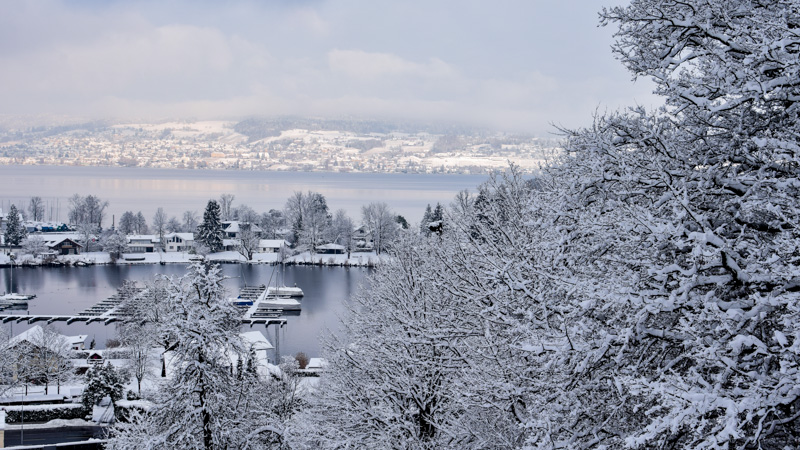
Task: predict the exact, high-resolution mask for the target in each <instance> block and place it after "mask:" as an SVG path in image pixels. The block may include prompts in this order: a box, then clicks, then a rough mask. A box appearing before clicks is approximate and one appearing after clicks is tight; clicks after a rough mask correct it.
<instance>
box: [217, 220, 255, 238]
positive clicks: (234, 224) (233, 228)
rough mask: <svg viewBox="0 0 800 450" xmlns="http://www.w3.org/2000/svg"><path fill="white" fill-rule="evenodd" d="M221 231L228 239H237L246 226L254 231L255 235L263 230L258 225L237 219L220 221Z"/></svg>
mask: <svg viewBox="0 0 800 450" xmlns="http://www.w3.org/2000/svg"><path fill="white" fill-rule="evenodd" d="M222 226H223V227H224V228H223V232H224V233H225V237H227V238H230V239H239V238H240V237H241V233H242V231H243V230H245V229H247V228H248V227H249V228H250V229H251V230H252V231H253V232H254V233H255V235H256V236H261V234H262V233H264V230H262V229H261V227H259V226H258V225H256V224H254V223H249V222H239V221H238V220H226V221H224V222H222Z"/></svg>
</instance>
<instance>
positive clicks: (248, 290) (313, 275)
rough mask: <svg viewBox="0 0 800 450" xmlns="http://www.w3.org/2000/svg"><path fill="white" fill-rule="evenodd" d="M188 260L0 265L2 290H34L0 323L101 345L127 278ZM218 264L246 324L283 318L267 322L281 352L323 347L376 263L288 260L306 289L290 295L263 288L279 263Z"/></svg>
mask: <svg viewBox="0 0 800 450" xmlns="http://www.w3.org/2000/svg"><path fill="white" fill-rule="evenodd" d="M186 268H187V266H186V265H183V264H167V265H164V266H161V265H158V264H155V265H153V264H147V265H136V266H130V265H96V266H88V267H69V266H66V267H23V268H20V267H15V268H14V269H13V270H14V275H13V284H12V279H11V274H10V271H11V268H0V292H9V291H14V292H22V293H26V294H31V295H36V298H35V300H33V301H30V302H29V303H28V304H27V305H19V306H14V307H9V309H6V310H2V311H0V324H2V325H3V326H4V328H5V332H6V333H8V334H11V335H15V334H19V333H20V332H22V331H24V330H25V329H27V328H29V327H32V326H34V325H36V324H39V325H42V324H46V323H52V324H53V325H54V326H56V327H57V328H59V329H60V331H61V332H62V333H63V334H68V335H73V334H88V335H90V336H94V337H96V341H97V345H98V347H97V348H103V347H104V346H105V342H106V340H108V339H113V338H114V337H115V335H116V323H117V322H118V320H119V317H120V316H121V315H120V314H119V312H118V311H115V310H114V308H115V306H116V303H117V301H118V299H116V298H115V296H117V295H118V289H119V288H120V287H121V286H122V284H123V282H125V281H134V282H137V283H138V284H139V285H140V286H143V285H144V283H146V282H148V281H149V280H152V279H153V277H155V276H156V275H161V276H170V277H180V276H182V275H184V274H185V272H186ZM220 268H221V270H222V274H223V276H224V280H223V286H224V288H225V290H226V291H227V292H228V296H227V297H230V298H232V300H233V301H235V302H241V304H239V305H237V306H238V307H239V308H240V310H241V312H242V318H241V324H242V328H243V330H249V329H250V328H251V327H261V326H268V325H279V326H277V327H270V328H271V329H270V330H269V334H268V336H269V338H270V340H271V341H273V342H277V341H280V351H281V352H282V354H286V355H294V354H296V353H298V352H304V353H306V354H307V355H309V356H311V357H316V356H319V355H320V343H319V339H320V336H321V335H322V334H323V333H324V332H326V330H330V332H332V333H336V332H337V330H338V329H339V317H340V316H341V315H342V313H343V312H344V304H345V302H346V301H347V299H349V298H350V296H351V295H352V294H353V293H354V292H355V290H356V289H357V288H358V286H359V285H360V284H362V283H363V282H364V281H365V280H366V275H367V274H368V273H369V271H370V270H371V269H369V268H346V267H318V266H288V265H287V266H286V267H285V269H281V272H285V274H284V275H283V279H284V280H285V284H286V285H287V286H294V285H295V284H296V285H297V286H299V287H301V288H302V291H303V293H304V296H303V297H293V298H291V300H292V301H291V302H290V301H289V299H287V298H285V297H284V298H281V297H274V296H269V297H268V296H266V295H263V294H264V293H265V291H266V286H265V285H266V282H267V281H268V280H270V279H272V283H273V286H274V285H275V281H274V278H272V277H273V274H274V273H276V272H277V270H278V269H277V268H276V266H269V265H238V264H223V265H221V266H220ZM260 280H263V281H262V282H261V283H259V282H258V281H260ZM262 295H263V298H261V297H262ZM260 298H261V302H259V304H258V306H255V305H256V302H257V301H258V300H259V299H260ZM250 302H252V303H250ZM294 302H296V303H294ZM248 312H249V314H247V313H248ZM280 325H283V326H280ZM261 331H262V332H264V331H265V329H264V328H261ZM276 335H278V337H276Z"/></svg>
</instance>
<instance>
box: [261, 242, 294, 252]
mask: <svg viewBox="0 0 800 450" xmlns="http://www.w3.org/2000/svg"><path fill="white" fill-rule="evenodd" d="M287 247H289V243H288V242H286V241H285V240H284V239H261V240H259V241H258V253H278V252H280V251H281V248H287Z"/></svg>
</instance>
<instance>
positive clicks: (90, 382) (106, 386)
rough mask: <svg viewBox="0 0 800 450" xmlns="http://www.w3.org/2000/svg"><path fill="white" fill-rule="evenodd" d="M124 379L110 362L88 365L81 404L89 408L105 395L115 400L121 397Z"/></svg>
mask: <svg viewBox="0 0 800 450" xmlns="http://www.w3.org/2000/svg"><path fill="white" fill-rule="evenodd" d="M123 383H124V380H123V379H122V376H120V374H119V373H118V372H117V370H116V369H114V366H112V365H111V364H103V365H101V366H93V367H90V368H89V370H88V371H87V372H86V389H85V390H84V391H83V406H84V407H85V408H91V407H92V406H94V405H96V404H97V403H98V402H99V401H100V400H102V399H103V397H105V396H109V397H111V401H113V402H116V401H117V400H119V399H121V398H122V391H123Z"/></svg>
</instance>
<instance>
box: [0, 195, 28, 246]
mask: <svg viewBox="0 0 800 450" xmlns="http://www.w3.org/2000/svg"><path fill="white" fill-rule="evenodd" d="M27 235H28V231H27V230H26V229H25V225H23V224H22V217H21V216H20V213H19V210H18V209H17V205H14V204H13V203H12V204H11V207H10V208H8V216H7V219H6V232H5V241H6V244H7V245H20V244H21V243H22V241H23V240H24V239H25V236H27Z"/></svg>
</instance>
